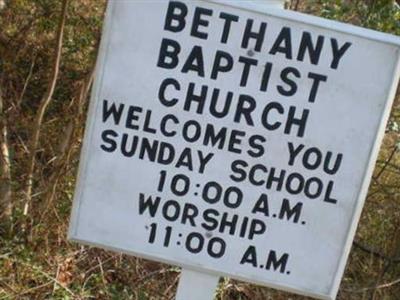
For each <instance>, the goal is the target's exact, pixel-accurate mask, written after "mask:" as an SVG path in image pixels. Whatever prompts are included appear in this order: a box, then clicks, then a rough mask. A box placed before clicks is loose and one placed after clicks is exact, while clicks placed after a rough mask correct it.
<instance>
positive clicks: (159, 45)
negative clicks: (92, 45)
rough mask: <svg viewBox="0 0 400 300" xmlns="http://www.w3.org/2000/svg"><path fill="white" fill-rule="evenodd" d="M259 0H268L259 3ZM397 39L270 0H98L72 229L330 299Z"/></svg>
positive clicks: (392, 76)
mask: <svg viewBox="0 0 400 300" xmlns="http://www.w3.org/2000/svg"><path fill="white" fill-rule="evenodd" d="M271 5H272V1H271ZM399 75H400V39H399V38H398V37H395V36H391V35H387V34H383V33H379V32H376V31H372V30H367V29H362V28H358V27H355V26H349V25H346V24H342V23H338V22H334V21H329V20H325V19H321V18H317V17H312V16H307V15H304V14H300V13H296V12H290V11H285V10H283V9H273V8H270V7H269V6H267V2H264V3H261V2H260V1H257V2H255V1H254V2H253V1H230V0H229V1H228V0H197V1H192V0H190V1H189V0H171V1H167V0H159V1H147V0H137V1H116V0H115V1H109V4H108V9H107V16H106V21H105V25H104V32H103V38H102V42H101V47H100V51H99V59H98V66H97V69H96V79H95V82H94V87H93V91H92V94H91V97H92V98H91V102H90V107H89V113H88V121H87V125H86V131H85V138H84V143H83V148H82V156H81V161H80V166H79V174H78V180H77V188H76V191H75V196H74V203H73V209H72V216H71V222H70V229H69V238H70V239H71V240H74V241H76V242H80V243H84V244H88V245H92V246H98V247H102V248H106V249H110V250H115V251H118V252H123V253H126V254H129V255H135V256H138V257H142V258H146V259H151V260H156V261H160V262H164V263H168V264H172V265H176V266H179V267H181V268H182V269H183V272H182V278H181V281H180V283H179V287H178V293H177V299H178V300H187V299H196V298H195V297H199V299H202V300H203V299H206V300H209V299H212V295H213V294H214V291H215V287H216V285H217V283H218V278H219V277H221V276H226V277H232V278H235V279H238V280H243V281H247V282H250V283H254V284H260V285H264V286H267V287H270V288H276V289H281V290H284V291H288V292H293V293H298V294H302V295H306V296H310V297H314V298H318V299H326V300H333V299H335V297H336V294H337V292H338V289H339V285H340V281H341V278H342V275H343V272H344V268H345V264H346V260H347V257H348V254H349V252H350V248H351V245H352V240H353V237H354V234H355V231H356V228H357V223H358V220H359V218H360V214H361V210H362V207H363V203H364V200H365V197H366V194H367V191H368V186H369V182H370V178H371V175H372V172H373V167H374V164H375V161H376V158H377V155H378V151H379V147H380V143H381V141H382V138H383V135H384V132H385V126H386V122H387V120H388V118H389V114H390V108H391V105H392V102H393V99H394V96H395V92H396V86H397V82H398V79H399Z"/></svg>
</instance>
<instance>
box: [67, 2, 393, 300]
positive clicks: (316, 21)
mask: <svg viewBox="0 0 400 300" xmlns="http://www.w3.org/2000/svg"><path fill="white" fill-rule="evenodd" d="M200 2H210V3H217V4H219V5H224V6H232V7H236V8H241V9H244V10H249V11H253V12H257V13H262V14H264V15H266V16H272V17H278V18H282V19H288V20H291V21H295V22H300V23H304V24H308V25H313V26H317V27H321V28H324V29H327V28H329V29H330V30H333V31H337V32H340V33H346V34H349V35H353V36H356V37H362V38H366V39H370V40H373V41H378V42H381V43H385V44H390V45H394V46H396V47H397V48H398V50H397V55H398V56H397V63H396V64H395V65H394V66H393V69H392V78H393V81H392V83H391V85H390V87H389V88H388V89H387V90H386V91H385V94H386V95H387V99H388V101H386V105H385V108H384V113H383V114H382V116H381V119H380V126H379V128H378V130H377V134H376V136H375V141H374V143H373V147H372V152H371V153H370V155H369V163H368V165H367V166H366V168H365V170H364V175H363V181H362V184H361V189H360V191H359V193H358V199H357V201H355V208H354V210H353V216H352V219H351V225H350V227H349V228H348V231H347V238H346V242H345V246H344V248H343V249H342V250H343V251H342V254H341V257H340V260H339V265H338V266H337V271H336V275H335V277H334V278H335V279H334V282H333V285H332V289H331V291H330V293H329V295H325V294H319V293H314V292H312V291H309V292H305V291H304V290H298V289H296V288H290V287H288V286H286V285H285V286H283V285H280V284H272V283H271V284H265V282H259V281H257V280H252V281H251V282H253V283H256V284H261V285H263V286H267V287H271V288H276V289H280V290H286V291H288V292H294V293H297V294H301V295H305V296H310V297H315V298H319V299H326V300H332V299H335V297H336V294H337V292H338V289H339V286H340V282H341V279H342V276H343V273H344V269H345V266H346V262H347V258H348V256H349V253H350V250H351V246H352V241H353V238H354V236H355V233H356V229H357V225H358V222H359V219H360V216H361V212H362V208H363V206H364V202H365V199H366V196H367V192H368V187H369V184H370V181H371V177H372V174H373V170H374V166H375V162H376V160H377V157H378V154H379V150H380V145H381V142H382V140H383V137H384V134H385V128H386V124H387V121H388V119H389V116H390V111H391V107H392V104H393V101H394V98H395V94H396V90H397V84H398V81H399V78H400V38H398V37H395V36H392V35H388V34H385V33H381V32H377V31H373V30H369V29H364V28H359V27H356V26H352V25H348V24H343V23H339V22H336V21H331V20H324V19H321V18H318V17H314V16H309V15H305V14H301V13H297V12H291V11H283V10H281V9H273V8H268V7H266V6H265V5H263V4H260V3H255V2H247V1H246V2H245V1H237V2H235V3H233V2H231V1H229V0H200ZM115 3H116V1H110V2H109V6H108V7H107V11H106V17H105V23H104V27H103V35H102V41H101V44H100V48H99V55H98V60H97V65H96V71H95V74H96V75H97V76H96V78H95V80H94V84H93V88H92V94H91V99H90V105H89V111H88V119H87V126H86V129H85V137H84V139H83V146H82V151H81V158H80V161H81V163H80V167H79V171H78V179H77V186H76V191H75V196H74V202H73V208H72V214H71V222H70V227H69V233H68V239H69V240H72V241H75V242H79V243H82V244H86V245H89V246H96V247H101V248H104V249H108V250H112V251H117V252H123V253H126V254H129V255H134V256H138V257H142V258H146V259H151V260H154V259H155V258H154V257H152V256H147V255H143V254H140V253H136V252H133V251H127V250H126V249H119V248H118V247H115V248H114V247H110V246H104V245H100V244H96V243H92V242H87V241H85V240H81V239H79V237H78V236H77V232H76V230H77V220H78V218H79V211H80V205H81V198H82V197H81V195H82V192H83V184H84V180H83V178H85V177H86V175H87V172H88V166H87V163H86V162H87V161H88V157H89V156H90V153H89V147H90V144H91V133H92V132H93V128H94V124H95V111H96V105H100V104H99V101H97V100H96V99H98V98H99V95H100V88H101V86H102V77H101V76H99V75H100V74H102V73H103V72H104V66H105V61H106V59H107V49H108V45H109V41H110V35H111V28H110V26H109V24H111V18H112V11H113V7H114V5H115ZM157 261H160V262H164V263H169V264H173V265H176V262H173V261H170V260H169V259H167V258H165V257H158V258H157ZM180 266H181V267H183V268H185V269H188V270H192V271H195V272H202V273H206V274H208V273H209V274H210V275H216V273H215V272H214V271H212V270H207V269H203V268H193V267H192V266H187V265H185V264H181V265H180ZM218 276H231V275H229V274H226V273H223V272H221V273H218ZM235 278H236V279H239V280H243V281H246V282H250V281H249V279H247V278H243V277H241V276H240V275H238V276H235Z"/></svg>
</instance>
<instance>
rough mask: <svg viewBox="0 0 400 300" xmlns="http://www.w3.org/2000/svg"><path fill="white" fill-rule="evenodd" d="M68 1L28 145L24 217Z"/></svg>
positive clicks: (52, 91)
mask: <svg viewBox="0 0 400 300" xmlns="http://www.w3.org/2000/svg"><path fill="white" fill-rule="evenodd" d="M68 1H69V0H63V2H62V9H61V17H60V21H59V24H58V29H57V44H56V48H55V51H54V62H53V65H52V70H51V77H50V82H49V85H48V86H47V90H46V92H45V94H44V97H43V98H42V101H41V103H40V106H39V109H38V111H37V114H36V118H35V123H34V126H33V131H32V138H31V140H30V144H29V160H28V161H29V164H28V173H27V179H26V190H25V204H24V216H27V215H28V212H29V208H30V205H31V202H32V185H33V175H34V171H35V156H36V150H37V147H38V144H39V137H40V128H41V125H42V122H43V117H44V114H45V112H46V109H47V107H48V105H49V104H50V102H51V99H52V97H53V94H54V89H55V87H56V83H57V78H58V73H59V69H60V61H61V51H62V44H63V42H62V41H63V35H64V27H65V20H66V17H67V7H68Z"/></svg>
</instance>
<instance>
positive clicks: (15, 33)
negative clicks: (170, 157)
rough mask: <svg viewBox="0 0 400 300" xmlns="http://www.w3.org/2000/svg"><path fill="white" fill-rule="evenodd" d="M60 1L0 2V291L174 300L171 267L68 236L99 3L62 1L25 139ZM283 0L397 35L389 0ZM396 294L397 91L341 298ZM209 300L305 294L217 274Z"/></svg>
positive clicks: (1, 294) (398, 24)
mask: <svg viewBox="0 0 400 300" xmlns="http://www.w3.org/2000/svg"><path fill="white" fill-rule="evenodd" d="M61 2H63V1H54V0H6V1H4V0H0V28H1V30H0V100H1V101H0V129H1V130H0V131H1V137H0V142H1V150H2V151H1V154H2V155H1V160H0V162H1V165H0V166H1V168H0V169H1V173H0V207H1V210H0V219H1V223H0V299H4V300H5V299H10V300H11V299H138V300H148V299H172V298H173V295H174V293H175V289H176V285H177V282H178V278H179V276H178V275H179V269H178V268H175V267H171V266H168V265H164V264H160V263H155V262H151V261H146V260H142V259H138V258H134V257H128V256H125V255H120V254H116V253H112V252H108V251H104V250H99V249H94V248H88V247H83V246H79V245H77V244H72V243H69V242H68V241H67V239H66V231H67V226H68V220H69V215H70V209H71V201H72V195H73V190H74V185H75V175H76V168H77V164H78V160H79V151H80V145H81V140H82V132H83V127H84V122H85V112H86V109H87V101H88V94H89V90H90V89H89V88H90V85H91V80H92V72H93V66H94V62H95V57H96V53H97V47H98V42H99V38H100V32H101V25H102V21H103V14H104V9H105V0H99V1H93V0H80V1H69V2H68V6H67V9H68V11H67V18H66V21H65V27H64V32H63V33H64V37H63V39H62V51H61V52H60V67H59V72H58V76H57V81H56V83H55V89H54V92H53V93H51V97H50V98H51V99H50V100H51V101H50V102H49V105H48V106H46V107H45V111H44V112H45V114H44V117H43V121H42V122H41V124H40V126H39V130H40V136H39V140H38V144H37V147H34V148H33V149H32V147H31V145H32V136H33V134H34V130H35V126H33V124H35V122H36V121H37V120H38V112H39V111H40V108H41V107H42V104H43V101H44V99H45V98H46V97H45V95H46V93H47V92H48V91H49V87H51V82H52V79H54V78H52V76H51V74H52V66H53V65H54V62H55V61H56V54H57V51H56V50H55V49H56V48H57V43H56V37H57V32H58V30H59V25H60V18H61V16H62V14H61V8H62V5H61ZM288 6H290V8H291V9H295V8H296V9H298V10H301V11H303V12H306V13H310V14H314V15H320V16H323V17H326V18H330V19H335V20H341V21H344V22H347V23H352V24H356V25H360V26H363V27H368V28H372V29H377V30H380V31H385V32H389V33H392V34H396V35H400V10H399V9H398V8H396V7H395V6H394V3H393V2H392V1H389V0H381V1H377V0H368V1H367V0H365V1H361V0H355V1H345V0H302V1H295V0H294V1H291V2H290V3H288ZM36 129H37V128H36ZM32 153H33V157H34V163H35V164H34V168H33V172H32V175H33V176H32V177H33V181H32V190H31V194H30V195H29V193H27V182H29V175H30V174H29V173H30V163H29V158H30V157H31V154H32ZM27 203H28V204H29V205H28V207H26V204H27ZM24 210H25V211H24ZM399 295H400V96H399V95H397V97H396V100H395V103H394V105H393V109H392V114H391V119H390V123H389V125H388V127H387V131H386V136H385V139H384V143H383V147H382V150H381V153H380V156H379V160H378V162H377V165H376V170H375V173H374V177H373V181H372V184H371V187H370V190H369V194H368V198H367V202H366V206H365V208H364V212H363V215H362V219H361V223H360V226H359V229H358V231H357V236H356V241H355V244H354V247H353V249H352V252H351V255H350V260H349V263H348V266H347V269H346V273H345V276H344V279H343V282H342V285H341V290H340V293H339V296H338V299H342V300H349V299H350V300H351V299H372V300H374V299H375V300H379V299H382V300H384V299H387V300H396V299H400V296H399ZM217 299H221V300H222V299H225V300H226V299H243V300H244V299H249V300H250V299H251V300H257V299H260V300H261V299H274V300H279V299H306V298H305V297H300V296H293V295H289V294H286V293H283V292H277V291H274V290H271V289H267V288H263V287H259V286H254V285H249V284H245V283H242V282H237V281H235V280H230V279H222V280H221V282H220V286H219V288H218V293H217Z"/></svg>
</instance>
